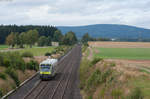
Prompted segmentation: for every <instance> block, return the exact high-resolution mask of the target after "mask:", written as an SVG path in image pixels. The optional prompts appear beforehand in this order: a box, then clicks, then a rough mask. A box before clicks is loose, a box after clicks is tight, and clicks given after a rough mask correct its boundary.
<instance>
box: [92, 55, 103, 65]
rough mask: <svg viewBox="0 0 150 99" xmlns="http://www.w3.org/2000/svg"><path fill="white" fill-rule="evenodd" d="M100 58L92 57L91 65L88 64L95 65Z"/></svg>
mask: <svg viewBox="0 0 150 99" xmlns="http://www.w3.org/2000/svg"><path fill="white" fill-rule="evenodd" d="M101 60H102V58H98V57H96V58H94V59H93V60H92V61H91V65H90V66H93V65H95V64H96V63H98V62H99V61H101Z"/></svg>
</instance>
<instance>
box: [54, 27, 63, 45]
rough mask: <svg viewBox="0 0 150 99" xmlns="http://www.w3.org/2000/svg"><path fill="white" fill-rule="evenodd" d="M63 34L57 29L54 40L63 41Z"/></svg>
mask: <svg viewBox="0 0 150 99" xmlns="http://www.w3.org/2000/svg"><path fill="white" fill-rule="evenodd" d="M62 39H63V35H62V33H61V31H60V30H57V31H55V33H54V36H53V41H55V42H62Z"/></svg>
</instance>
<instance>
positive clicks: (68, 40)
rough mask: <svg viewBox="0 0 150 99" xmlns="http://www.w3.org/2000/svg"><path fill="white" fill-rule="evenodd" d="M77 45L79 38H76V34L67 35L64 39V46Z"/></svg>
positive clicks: (69, 33)
mask: <svg viewBox="0 0 150 99" xmlns="http://www.w3.org/2000/svg"><path fill="white" fill-rule="evenodd" d="M75 43H77V37H76V35H75V33H74V32H72V31H70V32H68V33H66V34H65V36H64V38H63V44H66V45H73V44H75Z"/></svg>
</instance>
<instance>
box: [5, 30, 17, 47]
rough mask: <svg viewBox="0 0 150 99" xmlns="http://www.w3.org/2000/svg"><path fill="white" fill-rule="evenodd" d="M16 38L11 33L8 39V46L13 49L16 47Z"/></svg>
mask: <svg viewBox="0 0 150 99" xmlns="http://www.w3.org/2000/svg"><path fill="white" fill-rule="evenodd" d="M14 37H15V34H14V33H13V32H11V34H9V35H8V36H7V38H6V44H7V45H9V46H11V47H12V48H13V47H14V46H15V42H14Z"/></svg>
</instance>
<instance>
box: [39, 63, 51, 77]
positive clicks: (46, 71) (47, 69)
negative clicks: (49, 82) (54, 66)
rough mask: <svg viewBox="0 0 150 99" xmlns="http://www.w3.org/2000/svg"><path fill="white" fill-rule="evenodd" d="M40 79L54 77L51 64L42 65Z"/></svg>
mask: <svg viewBox="0 0 150 99" xmlns="http://www.w3.org/2000/svg"><path fill="white" fill-rule="evenodd" d="M39 67H40V78H41V79H50V78H51V77H52V74H51V64H43V63H41V64H40V66H39Z"/></svg>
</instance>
